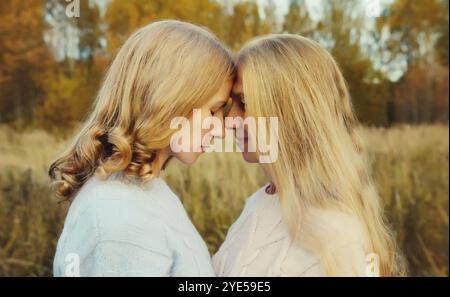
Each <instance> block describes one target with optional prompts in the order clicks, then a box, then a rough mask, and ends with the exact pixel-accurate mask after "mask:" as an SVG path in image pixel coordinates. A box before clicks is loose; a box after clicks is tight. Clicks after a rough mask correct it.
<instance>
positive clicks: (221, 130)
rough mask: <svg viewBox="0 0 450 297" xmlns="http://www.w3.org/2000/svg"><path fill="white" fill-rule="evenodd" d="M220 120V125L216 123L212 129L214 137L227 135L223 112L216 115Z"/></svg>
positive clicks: (211, 132)
mask: <svg viewBox="0 0 450 297" xmlns="http://www.w3.org/2000/svg"><path fill="white" fill-rule="evenodd" d="M214 117H216V118H217V119H219V121H220V125H214V126H213V129H211V131H210V134H211V136H212V137H217V138H223V137H224V135H225V124H224V119H223V112H220V114H219V113H218V114H216V115H214Z"/></svg>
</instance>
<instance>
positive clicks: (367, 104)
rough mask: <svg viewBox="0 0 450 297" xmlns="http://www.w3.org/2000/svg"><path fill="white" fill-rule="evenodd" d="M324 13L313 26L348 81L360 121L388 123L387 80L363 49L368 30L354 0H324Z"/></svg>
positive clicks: (357, 2)
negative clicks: (363, 40)
mask: <svg viewBox="0 0 450 297" xmlns="http://www.w3.org/2000/svg"><path fill="white" fill-rule="evenodd" d="M323 3H324V6H323V14H324V17H323V18H322V19H321V20H320V22H319V23H318V24H317V27H316V29H313V31H314V32H315V34H317V33H319V34H320V35H319V36H318V37H317V38H316V39H318V40H319V41H321V42H322V43H323V45H324V46H325V47H329V49H330V52H331V54H332V55H333V57H334V58H335V59H336V61H337V63H338V65H339V67H340V68H341V71H342V73H343V75H344V77H345V79H346V81H347V84H348V87H349V91H350V95H351V99H352V102H353V105H354V107H355V111H356V113H357V116H358V118H359V119H360V121H361V122H362V123H365V124H373V125H387V124H388V122H389V118H388V104H389V102H388V96H387V90H388V84H387V80H386V77H385V76H384V75H383V74H382V73H381V72H380V71H378V70H377V69H375V67H374V65H373V61H372V60H371V57H369V55H368V54H367V53H365V52H364V51H363V49H362V46H361V44H362V39H363V36H364V35H365V34H366V33H367V27H366V23H365V21H366V20H365V16H364V14H363V8H364V7H362V6H361V3H360V2H359V1H357V0H347V1H330V0H329V1H324V2H323Z"/></svg>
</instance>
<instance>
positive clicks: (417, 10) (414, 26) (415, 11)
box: [376, 0, 448, 65]
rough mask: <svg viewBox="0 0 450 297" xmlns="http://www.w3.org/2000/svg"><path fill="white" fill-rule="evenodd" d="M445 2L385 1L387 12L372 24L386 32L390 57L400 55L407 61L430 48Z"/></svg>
mask: <svg viewBox="0 0 450 297" xmlns="http://www.w3.org/2000/svg"><path fill="white" fill-rule="evenodd" d="M445 2H446V1H443V0H429V1H410V0H395V1H394V2H393V3H392V4H390V5H389V7H388V9H387V12H386V13H385V14H383V15H382V16H381V17H379V18H378V19H377V23H376V26H377V29H378V31H382V30H387V31H388V32H389V37H388V38H387V40H386V42H385V44H386V49H387V50H388V52H389V53H390V55H391V60H394V59H395V58H396V57H398V55H403V56H405V57H406V63H407V65H410V64H412V63H414V61H415V60H417V59H420V58H421V57H422V56H423V55H424V54H425V53H424V51H426V50H429V49H431V48H432V45H433V44H434V41H435V39H436V38H435V37H436V32H437V31H439V29H440V28H441V26H442V23H445V17H446V16H447V14H448V6H447V9H446V7H445ZM447 3H448V1H447ZM447 19H448V17H447ZM447 27H448V21H447Z"/></svg>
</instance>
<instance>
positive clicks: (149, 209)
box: [53, 174, 214, 276]
mask: <svg viewBox="0 0 450 297" xmlns="http://www.w3.org/2000/svg"><path fill="white" fill-rule="evenodd" d="M53 268H54V271H53V273H54V275H55V276H214V271H213V268H212V264H211V258H210V254H209V252H208V249H207V247H206V244H205V243H204V241H203V239H202V238H201V236H200V235H199V233H198V232H197V230H196V229H195V227H194V226H193V224H192V223H191V221H190V220H189V218H188V216H187V213H186V211H185V209H184V207H183V205H182V203H181V201H180V200H179V198H178V197H177V196H176V195H175V194H174V193H173V192H172V191H171V190H170V188H169V187H168V186H167V184H166V183H165V182H164V180H163V179H161V178H156V179H154V180H152V181H150V182H148V183H146V184H145V185H144V186H141V185H138V184H137V183H134V182H129V181H125V179H124V178H123V176H122V175H120V174H115V175H113V176H111V177H110V178H109V179H107V180H105V181H102V180H99V179H97V178H96V177H92V178H91V179H90V180H88V181H87V183H86V184H85V185H84V186H83V187H82V188H81V189H80V192H79V193H78V194H77V196H76V197H75V199H74V201H73V203H72V205H71V206H70V209H69V212H68V214H67V217H66V221H65V224H64V229H63V231H62V234H61V237H60V238H59V241H58V245H57V249H56V254H55V258H54V267H53Z"/></svg>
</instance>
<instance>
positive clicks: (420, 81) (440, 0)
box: [376, 0, 448, 123]
mask: <svg viewBox="0 0 450 297" xmlns="http://www.w3.org/2000/svg"><path fill="white" fill-rule="evenodd" d="M376 25H377V31H378V32H379V35H380V36H381V35H384V36H387V37H385V40H384V41H385V42H383V43H381V42H380V43H379V44H380V45H383V46H384V48H383V49H382V50H383V52H384V54H385V56H387V57H388V59H387V60H385V61H384V62H385V63H391V64H394V65H398V64H399V63H401V62H403V63H404V64H405V71H404V73H403V75H402V77H401V78H400V79H399V81H398V82H396V83H394V84H393V88H392V91H391V93H392V95H391V97H392V102H391V107H392V110H391V113H392V115H393V118H392V120H393V121H396V122H412V123H423V122H433V121H438V120H439V121H442V120H443V119H444V120H445V119H446V120H447V121H448V112H443V111H442V110H441V108H442V107H445V106H447V108H448V93H447V92H448V79H447V80H442V77H448V75H445V73H446V72H448V0H430V1H407V0H396V1H394V2H393V3H392V4H391V5H390V6H389V7H388V10H387V12H386V13H385V14H384V15H382V17H380V18H379V19H378V20H377V23H376ZM386 32H387V33H386ZM439 63H440V64H442V65H444V66H445V65H446V68H442V66H440V65H439ZM445 90H447V91H445ZM443 91H445V94H444V93H442V92H443Z"/></svg>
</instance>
